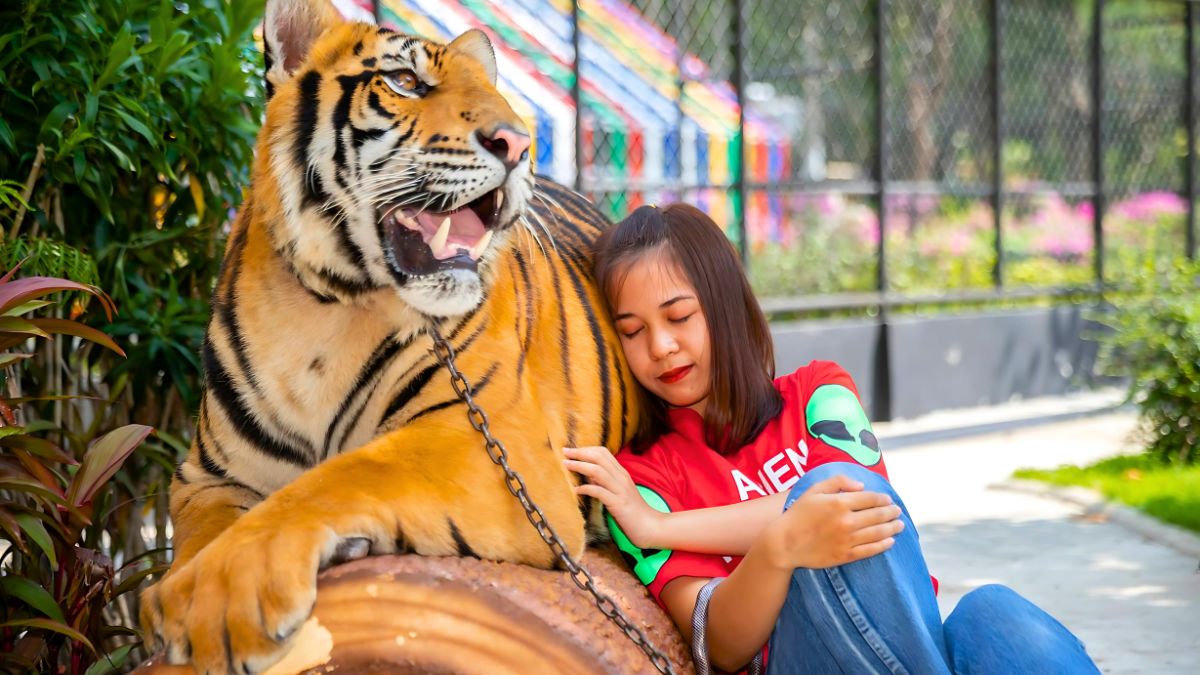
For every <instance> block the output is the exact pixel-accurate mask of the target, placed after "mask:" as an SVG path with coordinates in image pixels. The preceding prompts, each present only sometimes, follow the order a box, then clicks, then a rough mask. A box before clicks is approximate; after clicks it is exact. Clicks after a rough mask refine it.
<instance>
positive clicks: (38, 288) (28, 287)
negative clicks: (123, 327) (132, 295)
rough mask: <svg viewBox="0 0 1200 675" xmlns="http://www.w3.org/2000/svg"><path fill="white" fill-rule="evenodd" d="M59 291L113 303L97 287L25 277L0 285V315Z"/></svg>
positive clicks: (48, 278) (46, 278) (58, 280)
mask: <svg viewBox="0 0 1200 675" xmlns="http://www.w3.org/2000/svg"><path fill="white" fill-rule="evenodd" d="M59 291H82V292H84V293H90V294H92V295H94V296H96V297H97V298H99V299H100V301H101V302H102V303H103V302H106V301H107V302H111V301H110V300H108V296H107V295H105V293H104V292H103V291H101V290H100V289H99V288H96V287H95V286H87V285H85V284H80V283H76V282H74V281H70V280H68V279H55V278H54V277H25V278H24V279H16V280H15V281H9V282H7V283H2V284H0V314H7V313H8V311H9V310H11V309H13V308H15V307H18V306H20V305H22V304H24V303H26V302H29V301H30V300H33V299H34V298H40V297H42V296H45V295H49V294H51V293H58V292H59Z"/></svg>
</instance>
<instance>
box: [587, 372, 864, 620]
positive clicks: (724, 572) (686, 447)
mask: <svg viewBox="0 0 1200 675" xmlns="http://www.w3.org/2000/svg"><path fill="white" fill-rule="evenodd" d="M775 388H776V389H778V390H779V393H780V394H781V395H782V396H783V410H782V412H780V414H779V415H778V416H776V417H775V418H774V419H772V420H771V421H770V422H769V423H767V426H766V428H765V429H763V431H762V433H760V434H759V435H758V437H757V438H755V439H754V441H753V442H751V443H750V444H749V445H746V446H744V447H742V448H740V449H738V450H737V451H735V452H732V453H730V454H728V455H721V454H719V453H718V452H717V451H716V450H713V449H712V448H710V447H708V445H707V444H706V443H705V439H704V422H703V419H702V418H701V417H700V415H699V413H696V412H695V411H693V410H691V409H688V408H676V409H672V410H670V411H669V412H668V415H669V421H670V426H671V431H670V432H668V433H667V434H665V435H663V436H662V438H660V439H659V440H658V441H657V442H656V443H655V444H654V445H653V446H651V447H650V449H648V450H647V451H646V452H645V453H643V454H641V455H634V454H633V453H632V452H629V451H628V450H623V451H621V452H620V453H619V454H617V460H618V461H619V462H620V463H621V465H622V466H624V467H625V469H626V470H628V471H629V474H630V476H631V477H632V478H633V482H634V483H635V484H636V485H637V486H638V489H639V491H640V492H641V493H642V496H643V498H645V499H646V501H647V502H648V503H649V504H650V505H651V506H653V507H654V508H656V509H658V510H659V511H664V512H666V511H672V512H674V511H688V510H692V509H702V508H707V507H711V506H725V505H728V504H734V503H737V502H743V501H746V500H749V499H757V498H759V497H766V496H767V495H771V494H775V493H777V492H785V491H787V490H788V489H790V488H791V487H792V485H794V484H795V483H796V482H797V481H798V480H800V477H801V476H803V475H804V474H805V472H807V471H808V470H809V469H811V468H813V467H815V466H819V465H821V464H826V463H828V462H858V463H859V464H861V465H863V466H865V467H867V468H868V469H870V470H872V471H874V472H876V473H878V474H880V475H881V476H883V477H884V478H887V469H886V468H885V466H884V463H883V457H882V455H881V454H880V452H879V444H878V442H877V441H876V439H875V435H874V433H873V432H872V431H871V425H870V423H869V422H868V420H867V416H866V413H865V412H864V411H863V409H862V405H861V403H860V402H859V399H858V390H857V389H856V388H855V386H854V382H853V381H852V380H851V379H850V375H849V374H848V373H847V372H846V371H845V370H843V369H842V368H841V366H839V365H837V364H836V363H831V362H828V361H813V362H812V363H810V364H808V365H807V366H803V367H801V368H799V369H798V370H796V372H794V373H792V374H791V375H786V376H784V377H780V378H778V379H776V380H775ZM608 523H609V528H610V529H611V530H612V531H613V537H614V539H616V541H617V544H618V547H619V548H620V549H621V552H622V554H623V555H624V557H625V559H626V562H627V563H629V565H630V567H631V568H633V570H634V573H635V574H637V576H638V578H639V579H641V581H642V583H644V584H646V586H647V587H648V588H649V590H650V593H651V594H652V595H653V596H654V599H655V600H657V601H658V602H659V604H660V605H661V604H662V600H661V597H660V596H661V594H662V589H663V587H664V586H666V585H667V583H668V582H670V581H671V580H672V579H676V578H678V577H701V578H711V577H726V576H729V574H730V573H731V572H733V570H734V568H736V567H737V566H738V563H740V562H741V557H731V556H721V555H712V554H704V553H692V552H689V551H666V550H658V549H639V548H637V547H635V546H633V545H632V544H631V543H630V542H629V540H628V539H627V538H625V536H624V534H623V533H621V532H620V530H619V528H618V527H616V523H615V522H614V521H613V520H612V518H611V517H610V518H609V519H608Z"/></svg>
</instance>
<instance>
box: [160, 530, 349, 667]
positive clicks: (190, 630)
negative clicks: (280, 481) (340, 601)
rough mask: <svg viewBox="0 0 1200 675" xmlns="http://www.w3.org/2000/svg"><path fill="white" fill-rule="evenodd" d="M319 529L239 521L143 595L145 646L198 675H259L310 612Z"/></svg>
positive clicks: (324, 537) (323, 535) (321, 537)
mask: <svg viewBox="0 0 1200 675" xmlns="http://www.w3.org/2000/svg"><path fill="white" fill-rule="evenodd" d="M328 540H329V536H328V531H323V529H312V530H301V529H292V528H287V527H278V526H277V527H275V528H269V527H254V526H252V525H251V523H249V522H238V523H237V524H235V525H234V526H233V527H231V528H230V529H229V530H227V531H226V532H224V533H222V534H221V536H219V537H217V538H216V539H214V540H213V541H212V543H210V544H209V545H208V546H207V547H205V548H204V549H203V550H202V551H200V553H199V554H197V555H196V557H195V558H193V559H192V560H190V561H189V562H187V563H186V564H184V565H183V566H182V567H181V568H179V569H175V570H172V571H171V573H170V574H168V575H167V577H166V578H164V579H163V580H162V581H161V582H159V583H158V584H157V585H155V586H153V587H151V588H149V589H147V591H146V592H145V593H144V594H143V597H142V603H141V605H142V624H143V626H144V628H145V630H146V636H147V639H148V640H153V641H154V643H156V646H157V647H159V648H165V656H166V660H167V662H168V663H171V664H178V665H181V664H186V663H189V662H190V663H191V664H192V666H193V667H194V668H195V669H196V672H198V673H205V674H207V673H260V672H262V671H264V670H266V669H267V668H269V667H270V666H271V665H272V664H273V663H275V662H276V661H278V660H279V659H280V658H282V657H283V655H284V653H285V652H286V651H287V649H288V647H289V643H290V640H291V638H292V636H293V634H294V633H295V632H296V630H297V629H298V628H299V627H300V626H301V625H302V624H303V623H304V621H305V620H306V619H307V618H308V617H309V615H310V614H311V613H312V608H313V603H314V602H315V600H316V578H317V566H318V563H319V561H320V556H321V551H322V547H323V546H324V544H325V542H326V541H328Z"/></svg>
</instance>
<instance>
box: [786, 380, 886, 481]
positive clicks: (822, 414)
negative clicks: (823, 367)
mask: <svg viewBox="0 0 1200 675" xmlns="http://www.w3.org/2000/svg"><path fill="white" fill-rule="evenodd" d="M804 418H805V420H806V421H807V424H808V432H809V433H810V434H812V435H813V436H815V437H816V438H819V439H821V440H822V441H824V442H825V443H827V444H828V445H831V446H833V447H835V448H837V449H838V450H841V451H842V452H844V453H846V454H847V455H850V456H851V457H853V458H854V461H856V462H858V463H859V464H862V465H863V466H875V465H876V464H878V463H879V457H880V453H879V440H878V439H876V438H875V432H873V431H871V422H870V420H868V419H867V413H866V412H865V411H864V410H863V408H862V404H860V403H859V402H858V397H857V396H855V395H854V392H852V391H850V390H849V389H847V388H845V387H843V386H842V385H840V384H823V385H821V386H819V387H817V390H816V391H814V392H813V394H812V397H811V398H809V399H808V406H807V407H805V409H804Z"/></svg>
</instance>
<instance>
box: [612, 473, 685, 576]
mask: <svg viewBox="0 0 1200 675" xmlns="http://www.w3.org/2000/svg"><path fill="white" fill-rule="evenodd" d="M637 489H638V492H640V493H641V495H642V499H644V500H645V501H646V503H647V504H649V505H650V507H651V508H653V509H654V510H655V511H660V512H662V513H670V512H671V508H670V507H669V506H667V502H666V501H665V500H663V498H662V497H660V496H658V493H657V492H655V491H654V490H651V489H650V488H648V487H645V486H642V485H639V486H637ZM604 517H605V519H606V520H607V521H608V530H609V532H611V533H612V538H613V541H614V542H616V544H617V548H618V549H620V550H621V555H622V557H624V558H625V563H626V564H628V565H629V566H630V567H631V568H633V573H634V574H636V575H637V578H638V579H640V580H641V582H642V583H643V584H646V585H649V584H650V582H651V581H654V577H656V576H658V571H659V570H661V569H662V567H663V565H666V564H667V560H668V559H669V558H670V557H671V551H668V550H666V549H659V548H640V547H638V546H635V545H634V543H633V542H631V541H629V537H626V536H625V533H624V532H623V531H622V530H621V527H620V526H619V525H617V521H616V520H614V519H613V517H612V516H610V515H608V512H607V511H606V512H605V514H604Z"/></svg>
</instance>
